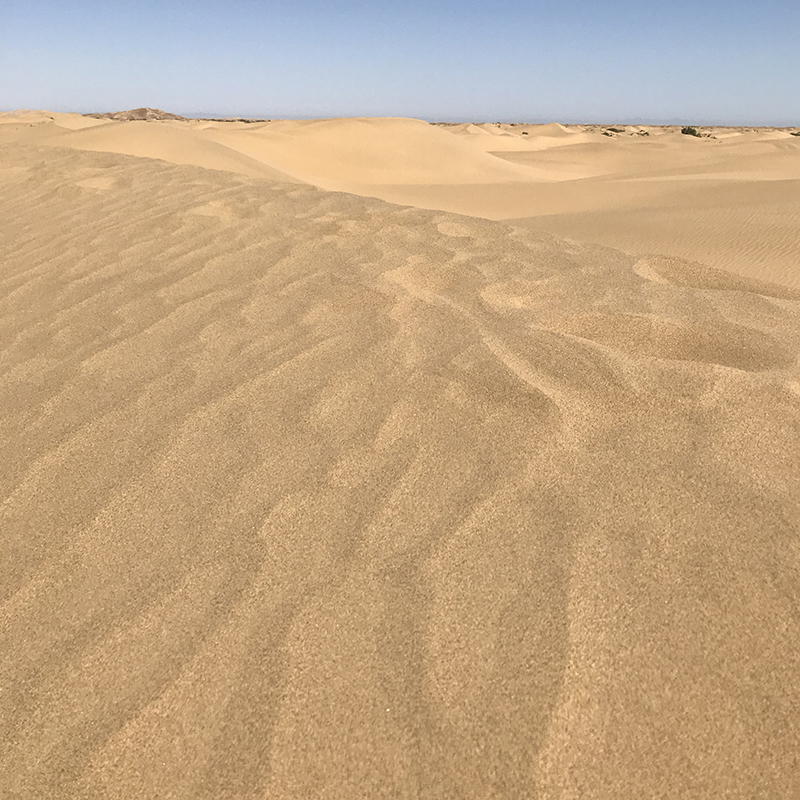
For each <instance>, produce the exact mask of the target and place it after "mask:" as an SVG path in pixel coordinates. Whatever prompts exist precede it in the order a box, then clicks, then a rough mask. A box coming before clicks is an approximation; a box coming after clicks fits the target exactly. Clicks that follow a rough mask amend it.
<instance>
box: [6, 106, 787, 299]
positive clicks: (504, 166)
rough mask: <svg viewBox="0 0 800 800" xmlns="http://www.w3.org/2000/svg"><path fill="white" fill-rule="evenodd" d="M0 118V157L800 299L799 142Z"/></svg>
mask: <svg viewBox="0 0 800 800" xmlns="http://www.w3.org/2000/svg"><path fill="white" fill-rule="evenodd" d="M110 116H111V117H112V118H111V119H108V118H102V115H101V118H99V119H98V118H95V117H86V116H81V115H79V114H54V113H51V112H46V111H25V112H14V113H6V114H0V144H2V143H3V142H11V141H16V142H26V143H32V142H36V143H38V144H44V145H56V146H60V147H70V148H76V149H82V150H97V151H104V152H113V153H127V154H129V155H136V156H146V157H149V158H158V159H163V160H165V161H170V162H172V163H176V164H194V165H195V166H201V167H208V168H210V169H218V170H225V171H229V172H234V173H237V174H241V175H246V176H248V177H254V178H264V179H267V180H278V181H283V182H295V183H308V184H311V185H313V186H318V187H321V188H323V189H329V190H334V191H344V192H349V193H354V194H359V195H363V196H367V197H377V198H381V199H383V200H388V201H390V202H393V203H399V204H403V205H410V206H416V207H419V208H427V209H433V210H440V211H451V212H456V213H458V214H466V215H470V216H475V217H480V218H485V219H493V220H506V221H509V222H511V223H513V224H515V225H521V226H525V227H530V228H533V229H534V230H539V231H544V232H548V233H555V234H556V235H558V236H565V237H568V238H573V239H577V240H578V241H581V242H585V243H591V244H601V245H605V246H608V247H614V248H617V249H621V250H624V251H626V252H630V253H635V254H638V255H647V254H650V253H658V254H661V255H671V256H677V257H679V258H685V259H690V260H694V261H700V262H701V263H704V264H707V265H709V266H712V267H716V268H719V269H725V270H729V271H734V272H738V273H740V274H742V275H748V276H750V277H754V278H761V279H764V278H765V279H767V280H771V281H775V282H778V283H783V284H786V285H789V286H794V287H795V288H800V255H799V254H800V136H793V135H792V134H793V133H798V131H799V130H800V129H776V128H759V129H752V128H701V129H700V130H701V132H702V134H703V135H702V137H698V138H696V137H693V136H685V135H682V134H681V132H680V128H678V127H655V126H630V125H627V126H610V127H609V126H594V125H573V126H564V125H559V124H557V123H552V124H549V125H512V124H499V123H497V124H485V123H484V124H479V125H474V124H470V125H466V124H459V125H429V124H427V123H425V122H422V121H420V120H412V119H399V118H387V119H327V120H302V121H295V120H276V121H269V120H264V121H257V122H256V123H255V124H247V123H245V122H243V121H239V122H220V121H218V120H180V119H177V120H165V121H156V122H145V121H125V120H132V119H135V118H137V117H140V118H142V119H148V118H150V119H153V118H157V117H159V116H162V117H169V116H174V115H169V114H166V113H165V112H163V111H159V110H158V109H134V110H133V111H131V112H120V113H117V114H112V115H110Z"/></svg>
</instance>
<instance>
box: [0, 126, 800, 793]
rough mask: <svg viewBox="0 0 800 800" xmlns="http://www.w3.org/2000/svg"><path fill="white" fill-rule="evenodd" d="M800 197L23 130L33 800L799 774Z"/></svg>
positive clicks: (723, 162) (9, 229)
mask: <svg viewBox="0 0 800 800" xmlns="http://www.w3.org/2000/svg"><path fill="white" fill-rule="evenodd" d="M526 130H527V131H528V132H527V133H525V134H524V135H523V131H526ZM492 139H494V140H496V141H491V140H492ZM798 187H800V138H798V137H792V136H791V135H790V133H789V132H786V131H735V132H725V131H720V132H719V138H716V139H697V140H694V139H692V137H686V136H682V135H681V134H680V133H676V132H674V131H657V130H655V129H653V130H652V131H651V135H649V136H647V137H645V136H643V135H640V134H639V133H638V132H636V130H635V129H631V130H630V131H626V132H623V133H620V134H615V135H613V136H604V135H603V134H602V132H601V130H600V129H597V130H594V129H590V128H583V129H572V128H569V129H568V128H562V127H561V126H505V127H503V126H432V125H428V124H427V123H422V122H418V121H414V120H324V121H314V122H287V121H280V122H270V123H256V124H247V123H212V122H180V121H174V122H114V121H107V120H95V119H90V118H86V117H78V115H59V114H47V113H45V112H25V113H17V114H14V115H5V116H2V115H0V286H1V287H2V288H1V289H0V375H2V377H0V442H1V443H2V462H3V468H2V470H0V499H1V503H2V504H0V531H2V543H3V544H2V558H1V559H0V797H3V798H6V797H8V798H73V797H74V798H92V799H95V798H96V799H97V800H100V799H101V798H270V799H271V798H286V799H287V800H288V799H289V798H292V799H294V798H382V797H387V798H389V797H391V798H453V800H457V799H459V798H553V799H555V798H576V799H577V798H609V800H611V799H612V798H613V799H615V800H616V799H618V798H631V800H633V799H634V798H636V799H637V800H639V799H641V798H684V797H685V798H720V797H726V798H770V799H771V798H787V799H791V798H796V797H798V796H800V580H798V570H799V569H800V469H798V464H800V365H799V364H798V353H800V268H799V267H798V246H799V245H800V189H799V188H798ZM381 198H382V199H381ZM385 200H390V201H392V203H387V202H385ZM393 203H394V204H393ZM414 205H416V206H418V207H410V206H414ZM452 212H458V213H452ZM465 215H466V216H465ZM504 219H505V220H514V225H513V226H512V225H509V224H506V222H503V221H498V220H504ZM552 232H555V233H558V234H563V235H568V236H570V237H573V239H572V240H565V239H561V238H558V237H557V236H554V235H552ZM575 239H580V240H581V241H575ZM592 242H600V243H601V244H606V245H614V246H616V247H618V248H622V250H625V251H626V252H622V250H620V249H611V248H610V247H602V246H599V245H598V244H594V243H592ZM678 256H680V257H678ZM684 258H691V259H694V260H693V261H690V260H683V259H684ZM719 267H725V268H726V269H719Z"/></svg>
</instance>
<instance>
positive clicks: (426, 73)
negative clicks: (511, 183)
mask: <svg viewBox="0 0 800 800" xmlns="http://www.w3.org/2000/svg"><path fill="white" fill-rule="evenodd" d="M143 105H147V106H156V107H159V108H164V109H166V110H169V111H175V112H178V113H189V112H205V111H208V112H214V113H222V114H243V115H261V116H267V117H292V116H294V117H318V116H355V115H361V116H414V117H421V118H423V119H431V120H466V119H469V120H488V121H496V120H520V121H522V120H532V121H547V120H560V121H564V122H578V121H586V122H589V121H598V122H613V121H626V120H649V121H656V122H657V121H664V120H670V121H686V122H697V123H700V124H702V123H727V124H764V125H767V124H773V125H800V0H747V1H746V0H694V1H693V2H688V0H659V2H657V3H656V2H649V0H605V1H604V0H563V1H560V0H548V1H547V2H540V1H539V0H534V1H533V2H522V1H521V0H493V2H488V1H487V2H477V1H476V0H460V2H454V1H452V0H431V1H430V2H423V0H395V2H387V0H383V2H381V0H375V2H367V1H366V0H343V2H338V3H337V2H323V1H322V0H277V1H276V2H269V0H225V2H221V0H194V2H175V0H140V1H139V2H129V1H128V0H107V1H106V0H0V110H10V109H13V108H18V107H26V108H46V109H50V110H55V111H68V110H74V111H84V112H85V111H107V110H120V109H125V108H133V107H138V106H143Z"/></svg>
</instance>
